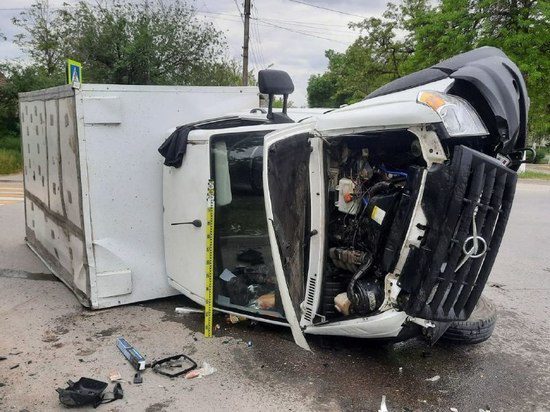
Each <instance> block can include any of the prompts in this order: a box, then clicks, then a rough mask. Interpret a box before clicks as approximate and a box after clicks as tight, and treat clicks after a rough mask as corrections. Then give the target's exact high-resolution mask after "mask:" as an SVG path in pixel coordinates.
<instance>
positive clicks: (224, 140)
mask: <svg viewBox="0 0 550 412" xmlns="http://www.w3.org/2000/svg"><path fill="white" fill-rule="evenodd" d="M259 88H260V92H262V93H265V94H268V95H269V101H270V105H269V109H268V111H267V112H264V111H261V110H257V111H253V113H248V114H246V115H242V116H227V117H220V118H215V119H210V120H203V121H200V122H195V123H191V124H187V125H184V126H181V127H179V128H177V130H176V131H175V132H174V133H173V134H172V135H171V136H170V137H169V138H168V139H167V140H166V141H165V142H164V144H163V145H162V146H161V147H160V148H159V151H160V153H161V154H162V155H163V156H164V158H165V162H164V164H165V168H164V183H163V186H164V187H163V198H164V201H163V202H164V239H165V243H164V245H165V254H166V269H167V275H168V279H169V283H170V285H172V286H173V287H174V288H176V289H178V290H180V291H181V292H182V293H183V294H184V295H186V296H187V297H189V298H190V299H192V300H193V301H195V302H197V303H199V304H204V302H205V300H204V298H205V279H206V277H205V264H204V262H205V258H206V248H205V244H206V240H207V233H206V225H205V221H206V217H207V215H206V198H207V191H208V185H209V181H210V180H213V182H214V184H215V230H214V259H215V260H214V262H215V282H214V301H215V307H216V308H217V309H218V310H221V311H224V312H228V313H236V314H239V315H243V316H246V317H249V318H253V319H257V320H261V321H265V322H271V323H275V324H281V325H287V326H290V328H291V329H292V332H293V336H294V338H295V340H296V342H297V343H298V344H299V345H301V346H302V347H307V346H308V345H307V342H306V339H305V337H304V333H306V334H323V335H342V336H353V337H359V338H378V339H379V338H383V339H397V340H398V339H406V338H408V337H411V336H417V335H419V334H424V335H425V336H427V337H428V338H429V339H430V340H431V341H432V342H433V341H435V340H437V339H439V338H440V337H441V336H442V335H444V336H445V337H446V338H448V339H451V340H455V341H460V342H470V343H475V342H481V341H483V340H485V339H487V338H488V337H489V336H490V335H491V333H492V331H493V328H494V322H495V312H494V308H493V307H492V306H491V304H490V303H489V302H488V301H487V300H485V299H484V298H483V297H481V294H482V292H483V288H484V286H485V283H486V281H487V278H488V276H489V274H490V272H491V268H492V266H493V263H494V261H495V258H496V255H497V252H498V249H499V245H500V243H501V240H502V237H503V234H504V231H505V228H506V223H507V220H508V216H509V213H510V208H511V205H512V200H513V197H514V191H515V185H516V172H515V170H517V168H518V166H519V165H520V163H521V162H522V158H523V155H524V152H525V150H526V149H524V146H525V141H526V130H527V112H528V107H529V99H528V96H527V91H526V88H525V83H524V81H523V79H522V76H521V74H520V72H519V70H518V68H517V67H516V65H515V64H514V63H512V62H511V61H510V60H509V59H508V58H507V57H506V55H505V54H504V53H502V52H501V51H500V50H498V49H495V48H490V47H484V48H480V49H477V50H474V51H471V52H468V53H464V54H461V55H458V56H455V57H454V58H451V59H449V60H446V61H443V62H441V63H439V64H437V65H435V66H433V67H430V68H428V69H425V70H422V71H419V72H416V73H413V74H411V75H409V76H405V77H403V78H401V79H398V80H396V81H394V82H391V83H389V84H387V85H386V86H384V87H382V88H380V89H378V90H376V91H375V92H373V93H372V94H370V95H369V96H368V97H367V98H366V99H365V100H364V101H362V102H359V103H356V104H353V105H350V106H346V107H343V108H340V109H336V110H332V111H329V112H327V113H324V114H320V115H315V116H311V117H309V118H305V119H302V120H301V121H299V122H295V121H294V120H292V119H291V117H289V115H288V114H287V111H286V107H285V108H283V111H282V112H277V113H275V112H273V111H272V110H271V106H272V104H271V103H272V101H273V96H274V95H283V96H284V101H285V102H286V101H287V97H288V94H289V93H291V92H292V91H293V85H292V81H291V80H290V78H289V77H288V75H287V74H286V73H284V72H280V71H270V70H268V71H261V72H260V74H259Z"/></svg>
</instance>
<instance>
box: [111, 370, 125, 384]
mask: <svg viewBox="0 0 550 412" xmlns="http://www.w3.org/2000/svg"><path fill="white" fill-rule="evenodd" d="M120 379H122V375H121V374H120V372H118V371H112V372H111V373H109V380H110V381H111V382H113V381H118V380H120Z"/></svg>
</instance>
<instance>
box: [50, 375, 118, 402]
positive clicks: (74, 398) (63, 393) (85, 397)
mask: <svg viewBox="0 0 550 412" xmlns="http://www.w3.org/2000/svg"><path fill="white" fill-rule="evenodd" d="M67 385H68V386H67V387H66V388H65V389H62V388H57V389H56V391H57V393H59V402H61V403H62V404H63V405H65V406H69V407H71V406H87V405H92V406H93V407H94V408H96V407H98V406H99V405H101V404H102V403H110V402H113V401H115V400H117V399H122V398H123V397H124V391H123V390H122V386H121V385H120V383H117V384H116V385H115V386H114V388H113V392H112V397H111V398H106V397H105V393H104V391H105V389H106V388H107V386H108V384H107V383H105V382H101V381H98V380H95V379H91V378H84V377H83V378H80V379H79V380H78V382H73V381H70V380H69V381H67Z"/></svg>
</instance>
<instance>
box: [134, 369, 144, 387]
mask: <svg viewBox="0 0 550 412" xmlns="http://www.w3.org/2000/svg"><path fill="white" fill-rule="evenodd" d="M140 383H143V377H142V376H141V373H140V372H139V371H138V372H137V373H136V374H135V375H134V384H136V385H138V384H140Z"/></svg>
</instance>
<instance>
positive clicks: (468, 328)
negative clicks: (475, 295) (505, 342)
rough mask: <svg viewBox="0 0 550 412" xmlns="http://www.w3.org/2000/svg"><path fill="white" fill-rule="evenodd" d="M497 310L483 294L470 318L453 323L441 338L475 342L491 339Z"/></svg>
mask: <svg viewBox="0 0 550 412" xmlns="http://www.w3.org/2000/svg"><path fill="white" fill-rule="evenodd" d="M496 321H497V311H496V308H495V306H494V305H493V303H492V302H491V301H490V300H489V299H487V298H486V297H484V296H482V297H481V298H480V299H479V301H478V302H477V305H476V307H475V308H474V311H473V312H472V314H471V316H470V318H469V319H468V320H464V321H458V322H453V323H451V326H449V329H447V331H446V332H445V333H444V334H443V336H442V337H441V339H443V340H446V341H448V342H455V343H462V344H473V343H481V342H484V341H486V340H487V339H489V337H491V335H492V334H493V330H494V329H495V324H496Z"/></svg>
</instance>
